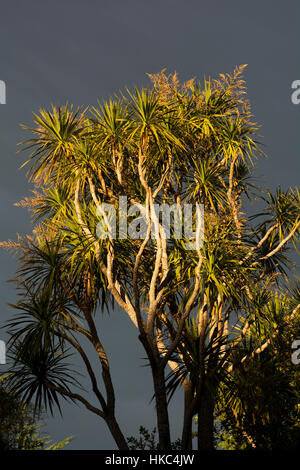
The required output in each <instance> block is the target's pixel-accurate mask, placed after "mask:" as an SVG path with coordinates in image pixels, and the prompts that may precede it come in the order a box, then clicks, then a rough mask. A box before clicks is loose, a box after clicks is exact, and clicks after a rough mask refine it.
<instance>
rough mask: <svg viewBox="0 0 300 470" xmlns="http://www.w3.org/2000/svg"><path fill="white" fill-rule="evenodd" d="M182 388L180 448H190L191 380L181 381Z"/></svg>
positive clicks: (191, 447)
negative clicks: (182, 404)
mask: <svg viewBox="0 0 300 470" xmlns="http://www.w3.org/2000/svg"><path fill="white" fill-rule="evenodd" d="M183 390H184V417H183V430H182V438H181V442H182V444H181V445H182V450H192V449H193V444H192V422H193V416H192V414H191V405H192V400H193V395H194V394H193V385H192V382H191V381H190V380H188V379H186V380H185V381H184V383H183Z"/></svg>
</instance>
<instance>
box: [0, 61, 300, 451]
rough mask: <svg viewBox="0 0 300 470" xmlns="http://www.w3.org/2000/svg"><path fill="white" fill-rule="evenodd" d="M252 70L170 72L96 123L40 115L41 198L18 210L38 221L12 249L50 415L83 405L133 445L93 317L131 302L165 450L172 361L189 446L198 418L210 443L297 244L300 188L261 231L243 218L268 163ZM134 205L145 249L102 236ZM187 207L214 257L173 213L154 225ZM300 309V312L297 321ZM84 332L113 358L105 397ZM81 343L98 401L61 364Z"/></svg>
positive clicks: (267, 216)
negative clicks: (201, 223) (199, 210)
mask: <svg viewBox="0 0 300 470" xmlns="http://www.w3.org/2000/svg"><path fill="white" fill-rule="evenodd" d="M243 68H244V67H240V68H238V69H236V70H235V72H234V73H233V74H232V75H226V76H223V75H222V76H220V79H218V80H214V81H205V82H204V86H203V87H201V86H200V84H199V83H198V82H195V81H194V80H191V81H189V82H187V83H184V84H183V85H181V84H180V83H179V81H178V79H177V76H176V74H175V75H173V76H169V77H168V76H166V75H165V74H164V72H162V73H160V74H158V75H154V76H151V78H152V81H153V87H152V89H151V90H148V89H143V90H141V91H139V90H137V89H136V90H135V91H134V92H133V93H130V92H128V93H127V94H124V95H122V96H121V97H120V98H116V99H115V100H111V101H109V102H108V103H104V104H103V105H102V106H100V107H99V109H93V110H92V112H91V113H90V114H89V112H88V110H82V109H77V110H75V111H73V109H72V107H68V106H65V107H64V108H58V109H56V108H53V109H52V110H51V111H44V110H42V111H41V113H40V116H35V124H36V127H34V128H31V129H30V131H31V132H32V133H33V134H34V137H33V138H31V139H29V140H28V141H27V144H26V146H25V149H26V150H28V149H31V150H32V154H31V156H30V158H29V160H27V162H26V164H30V165H31V166H30V169H29V177H30V179H32V180H33V181H34V182H35V183H36V185H37V188H36V190H35V191H34V193H33V196H32V197H31V198H27V199H25V200H24V201H22V202H21V203H20V204H21V205H23V206H28V207H29V208H30V210H31V211H32V213H33V215H34V218H35V222H36V225H35V229H34V233H33V236H31V237H25V238H24V239H21V238H20V239H19V240H18V241H17V242H16V243H14V242H8V243H6V244H4V246H6V247H9V248H15V249H17V250H19V251H20V269H19V271H18V273H17V277H16V281H17V286H18V288H19V290H20V294H21V300H20V302H19V303H18V304H17V305H16V308H17V310H18V311H21V312H22V313H21V316H20V314H19V316H18V317H17V319H13V320H12V321H11V322H10V325H9V329H10V333H11V345H12V346H14V347H15V350H16V352H15V355H14V356H15V367H16V373H15V374H12V380H15V381H17V382H15V383H16V384H18V386H19V387H20V390H23V391H24V393H25V390H26V393H27V397H28V398H32V397H33V396H34V394H35V395H36V403H37V405H38V406H40V404H41V403H42V401H45V404H48V405H50V403H51V402H50V401H49V400H50V397H52V401H53V400H54V401H55V402H56V403H57V402H58V397H59V396H61V397H64V398H69V399H71V400H75V401H79V402H81V403H83V404H84V405H85V406H86V407H87V408H88V409H89V410H90V411H92V412H93V413H96V414H97V415H98V416H99V417H101V418H103V419H104V420H105V422H106V423H107V425H108V427H109V429H110V431H111V433H112V435H113V437H114V439H115V441H116V443H117V445H118V447H119V448H120V449H125V448H127V447H128V446H127V443H126V440H125V439H124V435H123V433H122V431H121V429H120V427H119V425H118V423H117V421H116V418H115V405H116V403H115V393H114V387H113V381H112V376H111V370H110V366H109V361H108V356H107V353H106V351H105V350H104V347H103V344H102V342H101V340H100V334H99V332H98V330H97V327H96V322H95V318H94V317H95V315H96V314H97V312H98V311H99V308H100V307H101V306H102V307H103V306H104V305H106V306H111V307H113V305H114V304H115V303H116V304H118V305H119V307H121V309H122V310H123V311H124V312H125V313H126V314H127V315H128V317H129V318H130V320H131V321H132V322H133V323H134V325H135V326H136V328H137V329H138V332H139V339H140V341H141V343H142V345H143V347H144V349H145V352H146V354H147V358H148V360H149V364H150V366H151V372H152V377H153V386H154V396H155V403H156V413H157V428H158V435H159V448H160V449H170V447H171V440H170V425H169V415H168V396H167V395H168V390H169V389H170V390H172V386H170V387H168V386H167V381H166V367H167V366H169V367H170V368H171V370H172V371H173V374H174V375H175V380H173V382H172V381H171V385H172V384H173V385H175V386H176V384H178V383H179V384H181V385H182V386H183V388H184V391H185V404H184V408H185V411H184V426H183V435H182V445H183V448H185V449H186V448H191V424H192V420H193V417H194V416H195V415H198V417H199V419H198V423H199V424H198V426H199V428H198V440H199V442H198V446H199V448H211V447H212V446H213V440H212V438H213V416H214V408H215V399H216V396H217V393H218V387H219V384H220V383H221V382H220V381H221V380H222V377H223V376H224V374H226V373H227V372H228V371H229V372H230V369H231V368H232V367H233V362H232V361H233V358H234V351H235V348H236V347H238V346H239V345H240V343H241V342H242V341H243V339H244V338H245V336H246V335H247V333H248V331H249V328H250V327H251V325H253V324H260V315H259V310H260V306H261V305H264V304H263V302H264V296H263V295H262V293H263V292H265V291H266V290H267V289H272V290H274V291H275V289H276V288H277V287H276V286H278V275H282V276H284V273H285V270H284V264H287V265H288V266H289V260H288V258H287V257H285V256H284V251H286V248H287V246H288V243H289V242H293V243H296V241H297V237H298V235H299V227H300V221H299V192H297V191H295V190H292V189H290V190H288V191H287V192H285V193H283V192H282V191H281V190H278V192H277V194H276V195H274V196H273V195H271V194H263V196H261V194H260V196H261V197H263V198H264V200H265V203H266V210H265V211H264V212H263V214H262V216H263V221H262V222H260V223H258V224H257V225H256V226H253V225H251V224H252V220H253V219H250V218H249V217H248V218H246V217H245V214H243V213H242V210H241V209H242V202H243V196H249V194H250V192H251V191H253V183H252V180H251V169H252V166H253V160H254V158H255V157H256V156H257V155H259V154H261V153H262V152H261V150H260V147H259V145H258V143H257V140H256V139H257V137H256V135H257V131H258V126H257V125H256V124H254V123H252V117H251V114H250V109H249V105H248V103H247V101H245V100H244V97H243V93H244V82H243V80H242V79H241V74H242V71H243ZM120 196H126V197H127V200H128V201H129V202H130V204H140V205H142V206H143V207H144V211H145V212H144V215H145V216H146V234H145V236H144V237H143V238H141V239H139V238H137V239H136V238H135V239H131V238H128V237H127V238H126V237H119V238H116V239H113V238H112V237H110V236H107V238H102V239H99V238H98V236H97V231H96V227H97V224H98V222H99V213H100V214H103V206H102V204H104V203H106V204H110V205H111V206H112V207H114V208H115V209H118V208H119V197H120ZM175 202H176V203H177V204H178V205H183V204H184V203H192V204H194V205H195V204H196V203H197V204H201V205H202V206H203V207H204V219H205V241H204V245H203V247H202V248H201V249H200V248H198V249H195V250H188V249H187V248H188V243H189V242H190V240H188V239H187V237H185V236H183V237H182V238H181V239H178V238H175V237H172V236H170V238H169V239H166V237H165V228H164V225H163V223H162V221H161V220H160V218H159V217H158V216H157V215H156V214H155V213H154V214H152V215H153V218H152V219H151V217H150V216H149V214H151V207H152V206H153V205H154V204H160V205H161V206H167V205H169V204H173V203H175ZM101 211H102V212H101ZM147 214H148V215H147ZM105 217H107V216H105ZM105 217H104V220H105V223H106V225H107V226H108V225H109V221H108V220H107V218H106V219H105ZM195 223H196V214H193V224H194V225H195ZM153 226H154V230H155V237H154V238H153V237H152V236H151V231H152V229H153ZM117 228H118V229H120V232H121V231H122V230H124V229H123V228H122V230H121V228H120V227H117ZM174 230H175V229H174ZM171 232H172V230H171ZM298 312H299V305H297V306H295V308H294V310H293V312H292V315H294V316H295V315H298ZM238 326H240V330H239V333H238V334H235V335H234V336H233V333H236V331H237V327H238ZM82 337H85V338H87V339H88V340H89V341H90V343H91V344H92V346H93V347H94V349H95V351H96V353H97V355H98V357H99V363H100V370H101V374H102V379H103V384H104V388H105V396H104V394H102V392H100V389H99V386H98V375H99V374H98V372H97V371H95V370H94V369H93V368H92V366H91V363H90V360H89V358H88V356H87V353H86V351H85V350H84V347H83V343H82ZM25 345H26V348H25ZM67 346H69V347H71V349H72V350H73V351H76V352H77V353H78V354H79V355H80V357H81V359H82V361H83V363H84V365H85V367H86V371H87V374H88V376H89V378H90V381H91V388H92V391H93V393H94V395H95V398H96V400H97V406H96V405H93V404H92V403H91V402H90V401H89V400H87V399H86V398H85V397H84V396H83V395H82V394H80V393H77V392H76V393H75V392H74V391H73V387H74V386H75V384H74V383H70V382H69V379H70V378H69V377H68V376H65V375H64V367H63V365H61V366H58V364H57V363H56V362H55V361H54V362H53V363H52V362H51V361H52V359H54V358H55V359H57V360H58V358H59V361H62V364H63V362H64V360H65V358H64V356H65V354H66V349H67ZM28 348H29V351H32V353H31V354H29V356H28V354H27V356H26V361H25V362H24V358H23V356H22V355H23V354H24V353H25V349H26V350H27V351H28ZM57 348H59V350H60V353H58V349H57ZM36 354H37V355H38V356H36ZM37 357H39V358H41V359H42V362H43V364H44V365H45V367H42V369H43V373H40V372H39V370H40V369H39V368H35V361H36V359H37ZM22 361H23V362H22ZM18 364H23V365H22V373H17V371H18ZM57 367H58V371H59V373H58V375H56V373H57ZM27 370H28V371H30V374H31V375H30V377H32V376H34V377H35V379H34V380H33V381H27V379H26V384H27V385H26V387H27V386H28V387H29V388H26V387H25V389H24V388H22V383H23V381H24V380H25V377H27V375H26V374H27V372H26V371H27ZM229 372H228V373H229Z"/></svg>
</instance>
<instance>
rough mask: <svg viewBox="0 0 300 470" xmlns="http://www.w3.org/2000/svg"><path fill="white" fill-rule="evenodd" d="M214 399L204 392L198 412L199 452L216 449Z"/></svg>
mask: <svg viewBox="0 0 300 470" xmlns="http://www.w3.org/2000/svg"><path fill="white" fill-rule="evenodd" d="M214 407H215V405H214V398H213V397H212V396H211V394H210V393H209V392H208V391H207V390H204V392H203V394H202V396H201V398H200V404H199V410H198V450H213V449H214Z"/></svg>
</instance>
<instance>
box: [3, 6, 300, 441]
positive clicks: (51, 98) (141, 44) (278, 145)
mask: <svg viewBox="0 0 300 470" xmlns="http://www.w3.org/2000/svg"><path fill="white" fill-rule="evenodd" d="M299 19H300V2H299V0H286V1H282V0H252V1H241V0H226V1H224V0H218V1H216V0H215V1H213V0H210V1H209V2H208V1H202V0H184V1H183V0H160V1H158V0H151V1H146V0H110V1H104V0H98V1H95V0H93V1H92V0H85V1H83V0H81V1H78V0H72V1H71V0H60V1H59V0H51V1H45V0H44V1H40V0H39V1H38V0H26V1H21V0H20V1H17V0H10V1H5V2H4V1H1V2H0V80H4V81H5V83H6V87H7V104H5V105H0V125H1V127H0V129H1V130H0V139H1V144H0V152H1V153H0V157H1V167H0V221H1V222H0V239H1V240H5V239H8V238H12V239H14V238H15V237H16V233H20V234H25V233H26V232H29V231H30V219H29V216H28V214H27V212H26V211H24V210H23V209H21V208H17V207H14V206H13V203H14V202H16V201H18V200H20V199H21V198H22V197H23V196H24V195H26V194H28V192H29V187H28V185H27V183H26V178H25V171H23V170H22V171H19V170H18V167H19V165H20V163H21V161H22V158H23V159H24V158H25V155H23V156H22V155H21V156H20V155H16V150H17V143H18V142H19V141H20V140H22V139H23V138H24V137H25V135H26V134H24V131H22V130H21V129H20V126H19V124H20V123H26V124H31V122H32V113H33V112H37V111H38V109H39V107H41V106H42V107H47V106H49V105H50V104H51V103H54V104H61V103H65V102H66V101H69V102H71V103H73V104H74V105H81V104H84V105H96V103H97V100H98V99H100V100H101V99H103V98H108V97H109V96H110V95H112V94H113V93H114V92H115V91H118V90H119V89H124V88H125V87H126V86H127V87H132V86H133V85H135V84H136V85H147V84H148V79H147V77H146V73H147V72H149V73H155V72H158V71H160V70H161V69H162V68H164V67H167V69H168V71H169V72H174V71H175V70H176V71H177V72H178V74H179V77H180V78H181V79H183V80H186V79H188V78H191V77H199V78H202V77H203V76H204V75H205V76H206V77H208V76H212V77H215V76H216V75H217V74H218V73H225V72H231V71H232V70H233V68H234V67H235V66H236V65H238V64H245V63H246V64H248V68H247V70H246V73H245V78H246V80H247V84H248V96H249V98H250V100H251V102H252V109H253V112H254V115H255V119H256V120H257V122H259V123H260V124H261V125H262V129H261V134H262V135H263V139H262V141H263V143H264V145H265V151H266V153H267V154H268V155H269V158H268V159H267V160H264V161H260V162H259V165H258V173H261V174H262V175H263V176H264V185H265V186H266V187H267V186H268V187H270V188H273V189H274V188H275V187H276V186H277V185H279V184H281V185H282V187H288V186H294V185H296V184H298V183H299V174H300V171H299V170H300V163H299V161H300V159H299V147H300V136H299V122H300V105H298V106H297V105H293V104H292V103H291V83H292V82H293V81H294V80H297V79H298V80H299V79H300V62H299V59H300V57H299V39H300V38H299ZM0 263H1V264H0V309H1V310H0V311H1V317H0V323H1V324H3V323H4V321H5V320H6V319H7V318H8V317H9V315H11V313H12V311H11V310H10V309H9V307H7V305H6V302H8V301H10V302H12V301H14V300H15V293H14V289H13V287H12V286H11V285H8V284H7V283H6V280H7V279H8V278H11V277H12V276H13V273H14V269H15V260H14V259H13V258H12V257H11V256H10V255H8V254H7V253H3V252H0ZM101 325H102V326H101V335H102V337H104V344H105V345H106V346H107V348H108V352H109V355H110V357H111V364H112V374H113V379H114V382H115V384H116V389H117V396H118V397H119V398H118V406H117V409H118V416H119V417H120V423H121V426H122V428H123V430H124V433H125V435H127V436H129V435H133V434H136V433H137V429H138V426H139V425H140V424H143V425H145V426H147V427H149V428H151V427H152V426H154V424H155V420H154V414H153V404H150V403H149V402H150V399H151V395H152V385H151V379H150V370H149V368H147V367H142V366H143V365H144V364H145V361H144V360H143V357H144V353H143V351H142V349H141V348H140V347H139V345H138V340H137V334H136V331H135V329H134V328H133V327H132V326H131V325H130V324H129V321H128V320H127V318H126V316H125V314H122V313H121V312H119V311H116V312H113V313H111V315H110V317H108V316H107V315H106V316H104V317H103V321H102V323H101ZM0 337H1V338H2V339H5V335H4V333H0ZM0 367H3V366H0ZM0 373H1V370H0ZM65 410H66V411H65V415H64V419H61V418H59V417H55V418H50V417H49V418H46V429H47V431H49V432H50V433H51V434H52V436H53V438H54V439H62V438H64V437H65V436H67V435H75V436H76V439H75V440H74V441H73V443H72V444H71V445H70V446H69V447H68V448H70V449H71V448H74V449H78V448H81V449H111V448H114V443H113V441H112V439H111V438H110V436H109V434H108V432H107V430H106V427H105V425H104V424H103V423H102V422H101V421H99V419H98V418H95V417H94V416H93V415H91V414H90V413H89V412H87V411H85V410H84V409H82V408H79V407H75V406H71V405H68V406H66V407H65ZM178 410H181V397H180V395H179V396H177V397H175V399H174V404H173V405H172V407H171V415H172V422H173V426H174V436H173V437H174V438H176V437H178V436H179V434H180V425H181V413H179V412H178Z"/></svg>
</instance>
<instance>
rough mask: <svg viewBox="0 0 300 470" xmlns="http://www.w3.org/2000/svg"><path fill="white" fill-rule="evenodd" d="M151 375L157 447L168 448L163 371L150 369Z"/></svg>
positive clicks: (168, 435) (167, 414) (166, 408)
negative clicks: (157, 439)
mask: <svg viewBox="0 0 300 470" xmlns="http://www.w3.org/2000/svg"><path fill="white" fill-rule="evenodd" d="M152 375H153V383H154V393H155V402H156V413H157V429H158V436H159V448H160V450H170V449H171V437H170V424H169V413H168V402H167V393H166V386H165V377H164V371H159V370H157V369H156V370H155V369H154V370H153V369H152Z"/></svg>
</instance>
